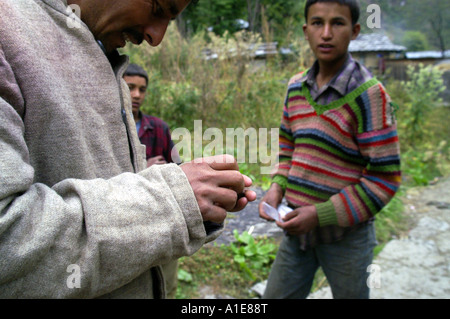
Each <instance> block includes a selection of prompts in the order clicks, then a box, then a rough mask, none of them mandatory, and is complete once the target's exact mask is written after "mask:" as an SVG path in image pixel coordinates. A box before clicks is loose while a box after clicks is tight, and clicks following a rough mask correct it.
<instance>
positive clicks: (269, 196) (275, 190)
mask: <svg viewBox="0 0 450 319" xmlns="http://www.w3.org/2000/svg"><path fill="white" fill-rule="evenodd" d="M282 199H283V190H282V189H281V186H280V185H278V184H277V183H273V184H272V185H271V186H270V188H269V190H268V191H267V193H266V194H265V195H264V196H263V198H262V199H261V202H260V203H259V206H258V208H259V216H260V217H261V218H263V219H265V220H269V221H273V218H272V217H270V216H269V215H267V214H266V213H265V212H264V208H263V205H262V203H263V202H266V203H267V204H269V205H270V206H272V207H274V208H275V209H276V208H278V205H280V203H281V201H282Z"/></svg>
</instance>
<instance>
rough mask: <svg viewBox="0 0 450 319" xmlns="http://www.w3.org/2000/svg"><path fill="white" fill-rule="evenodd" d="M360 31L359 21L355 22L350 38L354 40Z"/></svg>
mask: <svg viewBox="0 0 450 319" xmlns="http://www.w3.org/2000/svg"><path fill="white" fill-rule="evenodd" d="M360 32H361V25H360V24H359V23H356V24H355V25H354V26H353V34H352V40H355V39H356V38H357V37H358V35H359V33H360Z"/></svg>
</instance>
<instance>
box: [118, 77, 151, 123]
mask: <svg viewBox="0 0 450 319" xmlns="http://www.w3.org/2000/svg"><path fill="white" fill-rule="evenodd" d="M123 79H124V80H125V82H127V84H128V87H129V88H130V93H131V104H132V108H133V115H134V117H135V118H137V116H138V113H139V109H140V107H141V106H142V104H143V103H144V100H145V94H146V92H147V80H146V79H145V78H144V77H142V76H139V75H135V76H127V75H126V76H124V77H123Z"/></svg>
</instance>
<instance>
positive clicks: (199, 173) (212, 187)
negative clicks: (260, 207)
mask: <svg viewBox="0 0 450 319" xmlns="http://www.w3.org/2000/svg"><path fill="white" fill-rule="evenodd" d="M180 167H181V169H182V170H183V171H184V173H185V174H186V176H187V178H188V180H189V183H190V184H191V187H192V190H193V191H194V194H195V198H196V199H197V203H198V206H199V208H200V211H201V213H202V216H203V220H204V221H212V222H215V223H222V222H223V221H224V219H225V218H226V216H227V212H236V211H239V210H242V209H243V208H244V207H245V206H246V205H247V203H248V202H249V201H254V200H255V199H256V193H255V192H253V191H250V190H245V188H246V187H250V186H251V185H252V180H251V179H250V178H249V177H247V176H245V175H242V174H241V173H240V172H239V166H238V164H237V162H236V160H235V159H234V157H233V156H231V155H217V156H211V157H206V158H202V159H195V160H194V161H191V162H189V163H185V164H182V165H181V166H180ZM240 194H243V196H242V197H241V198H238V195H240Z"/></svg>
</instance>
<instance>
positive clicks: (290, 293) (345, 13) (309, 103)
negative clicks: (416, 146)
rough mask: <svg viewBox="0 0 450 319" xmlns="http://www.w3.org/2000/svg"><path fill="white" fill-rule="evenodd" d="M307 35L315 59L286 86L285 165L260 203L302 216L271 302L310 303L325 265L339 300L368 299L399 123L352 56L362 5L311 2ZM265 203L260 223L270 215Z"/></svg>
mask: <svg viewBox="0 0 450 319" xmlns="http://www.w3.org/2000/svg"><path fill="white" fill-rule="evenodd" d="M305 18H306V23H305V25H304V26H303V31H304V34H305V37H306V39H307V40H308V42H309V44H310V47H311V49H312V51H313V53H314V54H315V57H316V58H317V60H316V62H315V63H314V65H313V66H312V67H311V68H310V69H309V70H308V71H306V72H304V73H300V74H298V75H296V76H294V77H293V78H292V79H291V80H290V82H289V85H288V91H287V96H286V100H285V105H284V110H283V116H282V120H281V128H280V154H279V163H278V165H277V167H276V168H275V172H274V173H273V179H272V181H273V183H272V185H271V187H270V189H269V191H268V192H267V193H266V195H265V196H264V197H263V199H262V200H261V204H262V202H266V203H268V204H269V205H271V206H273V207H277V206H278V205H279V204H280V203H281V201H282V199H283V197H284V198H285V200H286V201H287V203H288V205H289V206H290V207H291V208H293V209H294V210H293V211H292V212H290V213H289V214H288V215H286V216H285V218H284V220H283V221H282V222H278V221H277V225H278V226H279V227H281V228H282V229H283V230H284V231H285V236H284V238H283V240H282V243H281V244H280V248H279V252H278V254H277V257H276V260H275V262H274V265H273V267H272V271H271V274H270V276H269V280H268V284H267V288H266V292H265V295H264V297H265V298H306V297H307V296H308V294H309V292H310V289H311V285H312V282H313V278H314V274H315V272H316V271H317V269H318V267H319V266H320V267H322V269H323V271H324V273H325V275H326V276H327V279H328V282H329V284H330V286H331V290H332V293H333V297H334V298H369V288H368V284H367V279H368V272H367V267H368V266H369V265H370V264H371V263H372V258H373V248H374V246H375V245H376V239H375V230H374V225H373V220H374V215H375V214H376V213H378V212H379V211H380V210H381V209H382V208H383V206H385V205H386V204H387V203H388V202H389V201H390V199H391V198H392V197H393V196H394V194H395V192H396V191H397V189H398V187H399V185H400V177H401V174H400V156H399V144H398V137H397V130H396V122H395V118H394V114H393V110H392V107H391V104H390V102H391V101H390V97H389V95H388V94H387V93H386V91H385V89H384V87H383V86H382V84H381V83H380V82H378V81H377V80H376V79H375V78H372V76H371V74H370V72H369V71H368V70H367V69H366V68H365V67H364V66H363V65H361V64H360V63H358V62H357V61H355V60H353V58H352V57H351V55H350V54H349V52H348V46H349V43H350V41H351V40H353V39H355V38H356V37H357V36H358V34H359V32H360V24H358V23H357V21H358V18H359V3H358V1H357V0H308V1H307V2H306V6H305ZM261 204H260V208H259V211H260V216H261V217H262V218H265V219H267V220H271V218H270V217H269V216H268V215H267V214H266V213H265V212H264V210H263V207H262V205H261Z"/></svg>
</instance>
